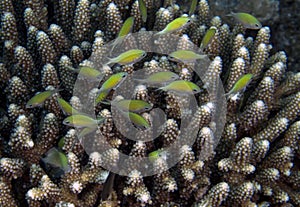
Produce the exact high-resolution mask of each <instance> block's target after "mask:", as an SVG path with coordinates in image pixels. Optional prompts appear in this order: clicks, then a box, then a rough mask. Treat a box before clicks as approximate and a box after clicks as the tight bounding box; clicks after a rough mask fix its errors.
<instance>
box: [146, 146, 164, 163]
mask: <svg viewBox="0 0 300 207" xmlns="http://www.w3.org/2000/svg"><path fill="white" fill-rule="evenodd" d="M162 153H163V150H161V149H159V150H155V151H153V152H150V153H149V154H148V159H149V160H150V162H152V163H154V162H155V161H156V160H157V159H158V158H159V157H160V156H161V154H162Z"/></svg>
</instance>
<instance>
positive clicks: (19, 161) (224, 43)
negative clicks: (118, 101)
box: [0, 0, 300, 207]
mask: <svg viewBox="0 0 300 207" xmlns="http://www.w3.org/2000/svg"><path fill="white" fill-rule="evenodd" d="M140 2H141V1H138V0H134V1H129V0H115V1H111V0H78V1H74V0H70V1H67V0H59V1H51V0H32V1H30V0H25V1H18V0H15V1H12V0H0V14H1V28H0V34H1V39H0V54H1V57H0V98H1V102H0V192H1V196H0V206H57V207H59V206H74V207H75V206H87V207H94V206H133V207H134V206H199V207H200V206H212V207H239V206H242V207H244V206H276V207H277V206H278V207H279V206H300V191H299V187H300V168H299V159H300V147H299V145H300V120H299V117H300V91H299V88H300V73H299V72H293V69H292V68H290V67H287V65H288V64H289V63H288V61H287V55H286V54H285V52H284V51H278V52H276V51H274V46H273V40H272V36H273V34H272V33H273V31H272V29H271V28H270V27H268V26H264V27H262V28H260V29H259V30H257V31H255V30H253V31H249V30H245V29H244V28H243V27H242V25H240V24H235V22H234V21H232V20H231V19H230V18H227V17H225V16H224V15H223V14H222V13H220V14H213V12H212V10H211V8H212V7H213V8H214V7H215V6H216V5H217V3H220V2H221V1H215V2H211V5H212V7H211V5H209V4H208V1H206V0H199V1H198V2H197V8H196V11H195V12H194V14H192V15H191V16H190V18H191V22H190V23H189V24H188V25H186V26H185V27H184V28H182V29H179V30H178V31H175V32H174V33H173V34H166V35H153V32H150V31H159V30H162V29H163V28H165V26H166V25H168V23H170V22H171V21H172V20H174V19H175V18H177V17H180V16H182V15H184V14H187V12H188V10H189V8H188V7H189V6H188V5H189V3H184V2H190V1H173V0H168V1H164V2H162V1H150V0H144V2H145V4H146V7H147V16H148V17H147V21H146V22H143V20H142V16H141V11H140V7H139V4H140ZM224 2H225V1H224ZM224 2H223V1H222V2H221V3H222V4H223V3H224ZM226 2H228V1H226ZM236 2H237V1H232V3H231V4H238V5H239V7H241V5H240V3H236ZM264 2H267V1H264ZM274 2H276V1H274ZM250 3H251V2H250V1H249V3H247V4H245V5H250ZM252 4H253V3H251V5H252ZM245 5H244V6H245ZM274 5H275V6H276V5H277V4H276V3H272V5H266V6H269V7H268V8H269V9H270V10H272V8H273V9H274V7H272V6H274ZM227 6H228V5H227ZM257 6H258V5H253V7H254V8H256V7H257ZM226 8H227V7H226ZM249 9H250V8H249ZM272 11H273V10H272ZM214 15H219V16H214ZM129 16H133V17H134V18H135V19H134V25H133V29H132V33H131V34H130V35H128V36H126V37H125V38H124V39H123V40H122V41H121V42H120V44H119V45H117V46H116V47H115V50H116V51H117V49H118V50H119V51H117V52H118V54H114V52H115V51H110V49H111V47H112V44H111V42H110V41H111V40H113V39H114V38H116V37H117V35H118V33H119V30H120V29H121V27H122V24H123V23H124V22H125V20H126V19H127V18H128V17H129ZM259 17H262V16H261V13H260V16H259ZM265 18H267V19H268V18H269V16H268V15H266V17H265ZM263 23H265V22H263ZM212 26H214V27H216V29H217V31H216V34H215V36H214V37H213V38H212V40H211V42H210V43H209V44H208V46H207V47H206V48H202V49H201V50H199V51H198V50H197V49H198V48H196V47H199V46H200V44H201V41H202V38H203V37H204V35H205V33H206V31H207V30H208V29H209V28H211V27H212ZM134 32H139V33H138V35H137V36H135V33H134ZM148 32H149V33H148ZM149 34H151V35H149ZM175 36H176V37H177V38H175ZM153 39H154V43H153V44H152V42H151V41H152V40H153ZM170 40H174V42H175V44H170V43H169V41H170ZM153 45H154V46H156V47H155V48H153ZM135 47H139V49H143V50H145V51H146V52H147V54H146V56H145V57H143V59H141V60H140V61H139V62H136V63H133V64H128V65H119V64H105V62H107V61H109V59H110V58H112V57H114V56H115V55H119V54H120V53H122V52H125V51H127V50H129V49H133V48H135ZM153 49H155V50H156V51H153ZM173 50H197V52H198V53H201V54H202V55H206V56H205V58H203V59H201V60H199V61H197V62H188V63H187V62H185V63H183V62H180V61H178V62H177V61H173V60H171V59H170V58H168V54H169V52H170V51H173ZM159 51H168V52H166V53H160V52H159ZM195 63H201V64H200V66H201V67H200V68H199V70H196V71H193V70H194V69H195V67H196V66H198V64H195ZM80 66H87V67H92V68H95V69H97V70H99V71H100V72H101V73H103V76H101V77H100V78H99V80H98V82H96V81H94V80H92V79H91V80H90V79H88V78H83V77H82V76H81V74H80V73H77V72H76V71H77V69H78V68H80ZM72 68H74V70H72ZM197 69H198V68H197ZM140 71H143V72H145V73H143V74H142V75H141V76H147V75H149V74H153V73H156V72H158V71H172V72H174V73H176V74H177V75H178V79H179V80H185V81H191V82H193V83H195V84H196V85H197V86H198V87H199V88H200V92H199V93H196V94H192V95H191V94H180V95H178V93H174V92H172V91H165V90H160V89H159V87H161V86H165V85H161V86H156V85H155V86H153V85H150V84H148V83H147V82H145V81H142V80H141V79H139V78H138V79H139V80H138V79H135V77H134V75H136V73H138V72H140ZM118 72H126V73H127V77H126V78H124V80H122V81H123V82H122V81H121V83H120V84H119V85H116V86H115V87H114V88H113V89H110V90H105V91H99V90H100V87H101V86H102V84H103V83H104V82H105V81H106V80H108V79H109V78H110V77H111V75H112V74H116V73H118ZM247 73H252V74H253V75H254V76H253V78H252V80H251V81H250V83H249V84H248V85H247V86H245V88H243V90H241V91H239V92H237V93H236V94H226V95H224V94H225V93H228V92H229V91H231V89H232V87H233V86H234V85H235V83H236V82H237V81H238V80H239V79H240V77H241V76H243V75H244V74H247ZM142 78H144V77H142ZM134 84H136V85H134ZM123 86H124V87H123ZM220 88H221V89H222V90H220ZM78 89H79V90H78ZM47 90H55V93H54V94H52V95H51V96H50V97H48V98H47V99H46V100H45V101H44V102H43V103H41V104H40V105H39V106H38V107H35V108H28V107H26V103H27V101H28V100H29V99H30V98H31V97H33V96H35V95H36V94H37V93H39V92H43V91H47ZM124 91H127V92H128V94H127V93H126V94H125V93H124V94H122V92H124ZM129 92H130V93H129ZM99 93H103V94H102V95H103V96H105V100H103V101H102V102H100V103H98V104H97V105H94V104H93V103H94V99H95V97H96V96H97V95H98V94H99ZM116 94H117V95H122V98H124V99H138V100H143V101H146V102H148V103H150V104H151V105H152V108H151V109H149V110H144V111H138V112H137V114H138V115H139V116H138V117H139V118H140V119H143V120H145V121H147V122H148V124H149V125H150V128H149V129H144V128H143V125H141V126H139V125H138V124H136V122H134V121H136V120H133V119H130V116H129V118H128V116H126V115H127V112H124V111H123V112H121V113H118V112H120V111H119V110H118V109H115V108H116V107H111V106H110V104H111V105H113V104H114V102H113V100H114V99H115V98H119V97H121V96H118V97H116V96H117V95H116ZM58 98H62V99H64V100H66V101H67V102H68V103H70V105H71V106H72V107H73V108H74V109H76V111H79V112H80V113H81V115H82V114H83V115H85V114H88V113H89V112H91V111H92V112H93V116H94V117H93V119H94V121H97V122H99V124H98V125H97V126H94V125H93V126H87V127H86V126H85V127H81V128H80V127H73V126H69V125H66V123H67V122H66V121H64V119H65V118H66V117H67V114H65V113H63V111H62V108H61V106H60V105H59V103H58ZM220 100H223V101H224V103H225V104H224V105H223V106H220V105H218V101H220ZM193 102H194V104H195V105H194V107H192V106H193ZM91 104H93V105H91ZM222 111H225V112H224V114H222ZM156 112H158V113H156ZM74 113H75V111H74ZM76 113H78V112H76ZM162 114H164V116H160V115H162ZM126 118H127V119H126ZM131 118H132V117H131ZM185 122H187V123H185ZM132 123H134V124H135V125H133V124H132ZM223 126H224V127H223ZM153 137H154V138H155V139H153V140H152V138H153ZM192 138H194V139H192ZM173 146H175V148H172V147H173ZM52 149H56V150H57V151H58V152H59V153H60V155H62V157H63V158H61V157H60V158H61V159H62V160H58V161H61V162H60V163H59V164H63V165H67V166H66V167H60V165H59V164H57V163H51V162H49V161H47V159H46V157H47V156H48V155H49V154H48V153H50V152H51V150H52ZM125 155H127V157H128V156H129V157H130V158H133V159H129V158H127V157H126V156H125ZM124 157H125V158H124ZM64 159H65V160H64ZM176 159H178V160H176ZM140 160H143V162H142V163H140V162H138V161H140ZM56 161H57V160H56ZM174 162H175V163H174ZM108 165H109V166H111V167H112V168H113V170H111V169H106V167H107V166H108ZM123 166H126V169H124V168H122V167H123ZM139 167H141V168H142V167H145V169H147V170H146V174H147V173H149V174H147V176H144V174H145V172H144V171H143V170H141V168H139ZM110 170H111V171H110ZM114 170H115V171H117V170H120V173H119V174H118V173H116V172H115V171H114ZM148 171H149V172H148ZM154 172H156V173H154ZM151 173H152V174H151Z"/></svg>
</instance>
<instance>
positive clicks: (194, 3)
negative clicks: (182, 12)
mask: <svg viewBox="0 0 300 207" xmlns="http://www.w3.org/2000/svg"><path fill="white" fill-rule="evenodd" d="M197 3H198V0H192V3H191V7H190V11H189V16H191V15H192V14H194V12H195V10H196V8H197Z"/></svg>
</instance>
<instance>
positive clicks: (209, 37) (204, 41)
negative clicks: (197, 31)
mask: <svg viewBox="0 0 300 207" xmlns="http://www.w3.org/2000/svg"><path fill="white" fill-rule="evenodd" d="M216 31H217V28H216V27H214V26H212V27H210V28H209V29H208V30H207V32H206V33H205V35H204V37H203V39H202V41H201V44H200V49H202V50H203V49H204V48H206V47H207V46H208V45H209V44H210V43H211V41H212V40H213V38H214V36H215V34H216Z"/></svg>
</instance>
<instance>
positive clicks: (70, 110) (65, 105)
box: [56, 98, 79, 115]
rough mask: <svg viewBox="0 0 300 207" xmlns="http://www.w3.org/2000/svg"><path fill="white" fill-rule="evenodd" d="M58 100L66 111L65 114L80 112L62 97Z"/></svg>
mask: <svg viewBox="0 0 300 207" xmlns="http://www.w3.org/2000/svg"><path fill="white" fill-rule="evenodd" d="M56 100H57V102H58V105H59V106H60V108H61V110H62V111H63V112H64V114H65V115H71V114H79V112H78V111H77V110H76V109H74V108H73V107H72V106H71V105H70V104H69V103H68V102H66V101H65V100H64V99H62V98H57V99H56Z"/></svg>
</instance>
